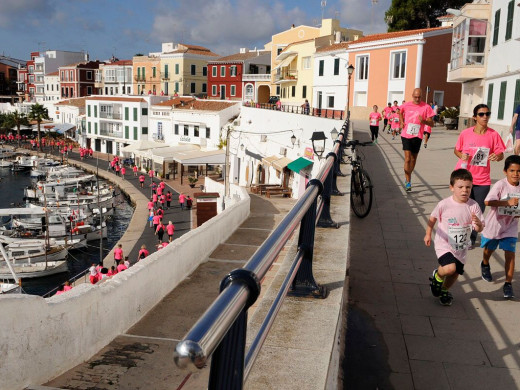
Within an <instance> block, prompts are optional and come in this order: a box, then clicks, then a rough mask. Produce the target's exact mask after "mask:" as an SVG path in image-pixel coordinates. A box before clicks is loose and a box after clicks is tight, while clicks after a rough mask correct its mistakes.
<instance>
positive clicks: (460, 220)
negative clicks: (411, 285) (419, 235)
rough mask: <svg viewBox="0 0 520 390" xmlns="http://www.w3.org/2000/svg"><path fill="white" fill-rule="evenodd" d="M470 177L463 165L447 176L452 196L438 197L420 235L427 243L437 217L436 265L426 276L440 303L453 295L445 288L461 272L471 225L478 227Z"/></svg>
mask: <svg viewBox="0 0 520 390" xmlns="http://www.w3.org/2000/svg"><path fill="white" fill-rule="evenodd" d="M472 183H473V177H472V176H471V173H470V172H469V171H467V170H466V169H457V170H455V171H453V172H452V174H451V177H450V190H451V192H452V193H453V195H452V196H450V197H448V198H445V199H443V200H441V201H440V202H439V203H438V204H437V206H436V207H435V209H434V210H433V211H432V214H431V216H430V219H429V221H428V227H427V228H426V234H425V236H424V243H425V244H426V246H430V244H431V239H432V230H433V227H434V226H435V224H436V223H437V221H439V225H438V227H437V230H436V233H435V241H434V245H435V253H436V254H437V257H438V262H439V267H438V268H437V269H436V270H434V271H433V276H432V277H431V278H430V281H431V283H430V288H431V291H432V295H433V296H434V297H439V301H440V303H441V305H444V306H450V305H451V303H452V301H453V296H452V295H451V293H450V292H449V291H448V290H449V289H450V287H451V286H453V284H454V283H455V281H456V280H457V278H458V277H459V275H462V274H464V264H465V262H466V253H467V251H468V246H469V244H470V242H471V240H470V234H471V229H472V228H473V229H475V230H476V231H479V232H480V231H482V228H483V224H482V222H481V219H482V212H481V211H480V207H479V205H478V203H477V202H475V201H474V200H473V199H470V197H469V195H470V193H471V187H472V185H473V184H472Z"/></svg>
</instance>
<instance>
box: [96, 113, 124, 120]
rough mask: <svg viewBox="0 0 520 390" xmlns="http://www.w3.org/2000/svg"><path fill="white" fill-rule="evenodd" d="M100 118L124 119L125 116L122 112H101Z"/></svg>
mask: <svg viewBox="0 0 520 390" xmlns="http://www.w3.org/2000/svg"><path fill="white" fill-rule="evenodd" d="M99 117H100V118H103V119H118V120H121V119H123V114H121V113H120V112H100V113H99Z"/></svg>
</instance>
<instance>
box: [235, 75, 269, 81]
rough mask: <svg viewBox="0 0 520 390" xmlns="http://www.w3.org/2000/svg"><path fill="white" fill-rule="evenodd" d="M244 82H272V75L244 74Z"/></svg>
mask: <svg viewBox="0 0 520 390" xmlns="http://www.w3.org/2000/svg"><path fill="white" fill-rule="evenodd" d="M242 81H271V74H269V73H268V74H243V75H242Z"/></svg>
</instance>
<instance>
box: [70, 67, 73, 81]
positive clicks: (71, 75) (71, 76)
mask: <svg viewBox="0 0 520 390" xmlns="http://www.w3.org/2000/svg"><path fill="white" fill-rule="evenodd" d="M73 80H74V71H73V70H71V71H70V81H73Z"/></svg>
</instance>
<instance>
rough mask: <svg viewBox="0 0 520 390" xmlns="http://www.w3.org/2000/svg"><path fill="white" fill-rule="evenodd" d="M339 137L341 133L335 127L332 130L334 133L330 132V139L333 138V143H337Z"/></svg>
mask: <svg viewBox="0 0 520 390" xmlns="http://www.w3.org/2000/svg"><path fill="white" fill-rule="evenodd" d="M338 135H339V132H338V130H337V129H336V128H335V127H334V128H333V129H332V131H331V132H330V138H332V140H333V141H336V140H337V139H338Z"/></svg>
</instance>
